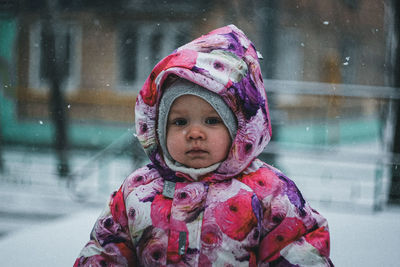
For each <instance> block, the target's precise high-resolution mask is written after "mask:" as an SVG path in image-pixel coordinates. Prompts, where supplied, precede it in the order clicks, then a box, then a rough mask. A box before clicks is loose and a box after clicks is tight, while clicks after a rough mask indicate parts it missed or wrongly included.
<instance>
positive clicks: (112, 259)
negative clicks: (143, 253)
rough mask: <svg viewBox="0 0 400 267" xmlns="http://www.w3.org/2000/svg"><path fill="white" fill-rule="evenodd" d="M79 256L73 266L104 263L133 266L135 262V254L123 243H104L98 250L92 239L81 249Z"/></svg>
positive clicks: (102, 264)
mask: <svg viewBox="0 0 400 267" xmlns="http://www.w3.org/2000/svg"><path fill="white" fill-rule="evenodd" d="M93 253H97V254H93ZM81 256H82V257H80V258H78V259H77V260H76V261H75V264H74V267H77V266H105V265H107V266H134V263H135V255H134V254H133V253H132V251H131V250H129V249H128V248H126V246H125V245H123V244H113V243H111V244H107V245H105V246H104V247H103V249H102V250H99V249H98V248H97V247H96V245H95V243H94V241H90V242H89V243H88V244H87V245H86V247H85V248H84V249H83V250H82V254H81ZM130 264H132V265H130Z"/></svg>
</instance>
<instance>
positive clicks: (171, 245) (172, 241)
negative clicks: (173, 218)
mask: <svg viewBox="0 0 400 267" xmlns="http://www.w3.org/2000/svg"><path fill="white" fill-rule="evenodd" d="M179 232H180V231H175V230H170V234H169V239H168V249H167V259H168V262H169V263H173V264H177V263H179V262H180V261H181V260H182V258H183V255H179ZM184 232H186V243H185V248H186V250H187V248H188V246H189V232H188V231H187V230H185V231H184ZM185 254H186V251H185Z"/></svg>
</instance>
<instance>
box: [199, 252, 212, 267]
mask: <svg viewBox="0 0 400 267" xmlns="http://www.w3.org/2000/svg"><path fill="white" fill-rule="evenodd" d="M199 266H201V267H211V266H212V262H211V261H210V259H209V258H208V255H206V254H203V253H200V256H199Z"/></svg>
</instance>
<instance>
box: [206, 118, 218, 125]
mask: <svg viewBox="0 0 400 267" xmlns="http://www.w3.org/2000/svg"><path fill="white" fill-rule="evenodd" d="M206 123H207V124H218V123H221V119H220V118H217V117H211V118H207V119H206Z"/></svg>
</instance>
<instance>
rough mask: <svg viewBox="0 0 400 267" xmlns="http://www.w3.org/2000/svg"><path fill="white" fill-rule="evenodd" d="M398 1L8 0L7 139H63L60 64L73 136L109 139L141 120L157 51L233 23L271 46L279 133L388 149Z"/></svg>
mask: <svg viewBox="0 0 400 267" xmlns="http://www.w3.org/2000/svg"><path fill="white" fill-rule="evenodd" d="M387 9H388V5H386V4H385V2H384V1H378V0H373V1H366V0H329V1H323V2H321V1H310V0H301V1H300V0H296V1H293V0H281V1H262V0H253V1H239V0H232V1H183V0H168V1H162V2H160V1H142V0H136V1H135V0H118V1H93V0H81V1H78V0H70V1H65V0H59V1H45V0H40V1H26V0H19V1H18V0H15V1H11V0H8V1H7V0H2V1H0V74H1V75H0V77H1V82H2V84H3V90H2V91H1V95H0V102H1V106H0V109H1V111H0V114H1V137H2V143H3V144H23V145H26V144H30V145H35V146H50V145H52V143H53V140H54V138H55V137H54V136H55V131H56V130H55V126H54V125H55V124H54V123H53V121H52V116H51V113H52V112H54V110H52V109H51V108H50V106H51V103H50V102H51V101H54V100H52V98H51V91H52V78H53V77H52V75H51V73H52V70H53V68H54V67H55V66H56V67H57V68H59V69H61V70H62V71H61V72H60V73H61V74H60V75H59V76H60V77H59V78H60V79H59V81H58V82H59V85H60V87H61V89H62V90H61V92H62V95H61V97H62V98H63V102H62V103H64V104H63V105H64V106H63V107H62V110H64V111H62V110H61V111H60V112H65V116H66V118H67V119H66V120H65V122H64V123H65V124H67V136H68V139H69V142H68V145H69V148H77V147H95V148H102V147H104V146H107V145H108V144H110V143H111V142H112V141H113V140H115V139H117V138H118V137H119V136H120V135H122V134H123V133H125V132H126V131H127V129H129V128H131V127H132V126H133V122H134V114H133V110H134V104H135V97H136V94H137V93H138V91H139V90H140V88H141V86H142V84H143V83H144V80H145V79H146V76H147V75H148V74H149V72H150V70H151V69H152V67H153V66H154V64H155V63H156V62H157V61H159V60H160V59H161V58H162V57H164V56H166V55H167V54H169V53H170V52H171V51H172V50H173V49H175V48H176V47H178V46H180V45H182V44H184V43H185V42H187V41H189V40H191V39H192V38H194V37H197V36H199V35H200V34H204V33H207V32H208V31H210V30H212V29H214V28H216V27H220V26H224V25H226V24H231V23H233V24H236V25H237V26H238V27H239V28H241V29H243V31H244V32H245V33H246V34H247V35H248V36H249V37H250V38H251V39H252V40H253V41H254V42H255V45H256V47H257V48H258V49H259V50H260V52H261V53H262V54H263V56H264V60H263V62H262V64H263V71H264V73H263V74H264V75H263V76H264V79H265V82H266V87H267V92H269V97H270V105H271V108H272V118H273V123H274V124H275V125H274V126H273V127H274V129H276V131H275V133H274V137H273V141H276V142H277V143H283V144H289V146H293V147H299V146H302V145H308V146H313V147H314V146H316V147H321V146H325V149H328V150H329V149H332V147H333V148H335V146H340V145H347V144H349V145H350V146H355V147H357V145H358V144H360V142H361V141H363V142H364V143H362V144H367V146H368V144H370V143H373V144H374V145H377V146H378V147H379V149H381V150H382V151H383V152H385V151H386V150H387V147H386V146H387V143H388V142H389V141H390V138H391V133H390V131H389V133H388V132H386V130H385V129H387V124H388V123H389V124H390V118H389V117H382V114H388V113H390V111H389V106H390V105H389V101H388V99H389V98H388V97H387V96H384V97H380V96H379V94H377V93H376V92H377V91H379V90H383V89H384V86H387V85H388V80H389V79H390V75H392V74H391V71H392V70H391V69H390V66H389V65H388V55H389V54H390V53H389V52H390V51H389V50H390V49H388V48H389V47H390V44H388V31H389V30H388V23H390V21H389V22H388V10H387ZM49 25H51V28H52V29H53V32H54V44H55V47H56V48H55V51H56V52H55V57H54V58H53V59H50V60H49V58H48V52H49V50H50V47H49V39H48V38H49V37H48V32H47V31H48V29H49V27H48V26H49ZM370 92H374V94H373V96H368V94H369V93H370ZM382 136H385V137H384V138H383V137H382ZM388 140H389V141H388ZM326 146H328V148H326ZM288 165H290V164H288ZM372 167H373V168H372V169H373V170H372V172H374V170H375V169H374V168H375V167H374V166H372ZM285 168H290V167H289V166H286V167H285ZM318 175H320V174H318ZM367 175H370V176H371V179H375V177H374V175H375V174H371V173H369V174H367ZM327 176H335V175H334V174H329V175H327Z"/></svg>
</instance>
